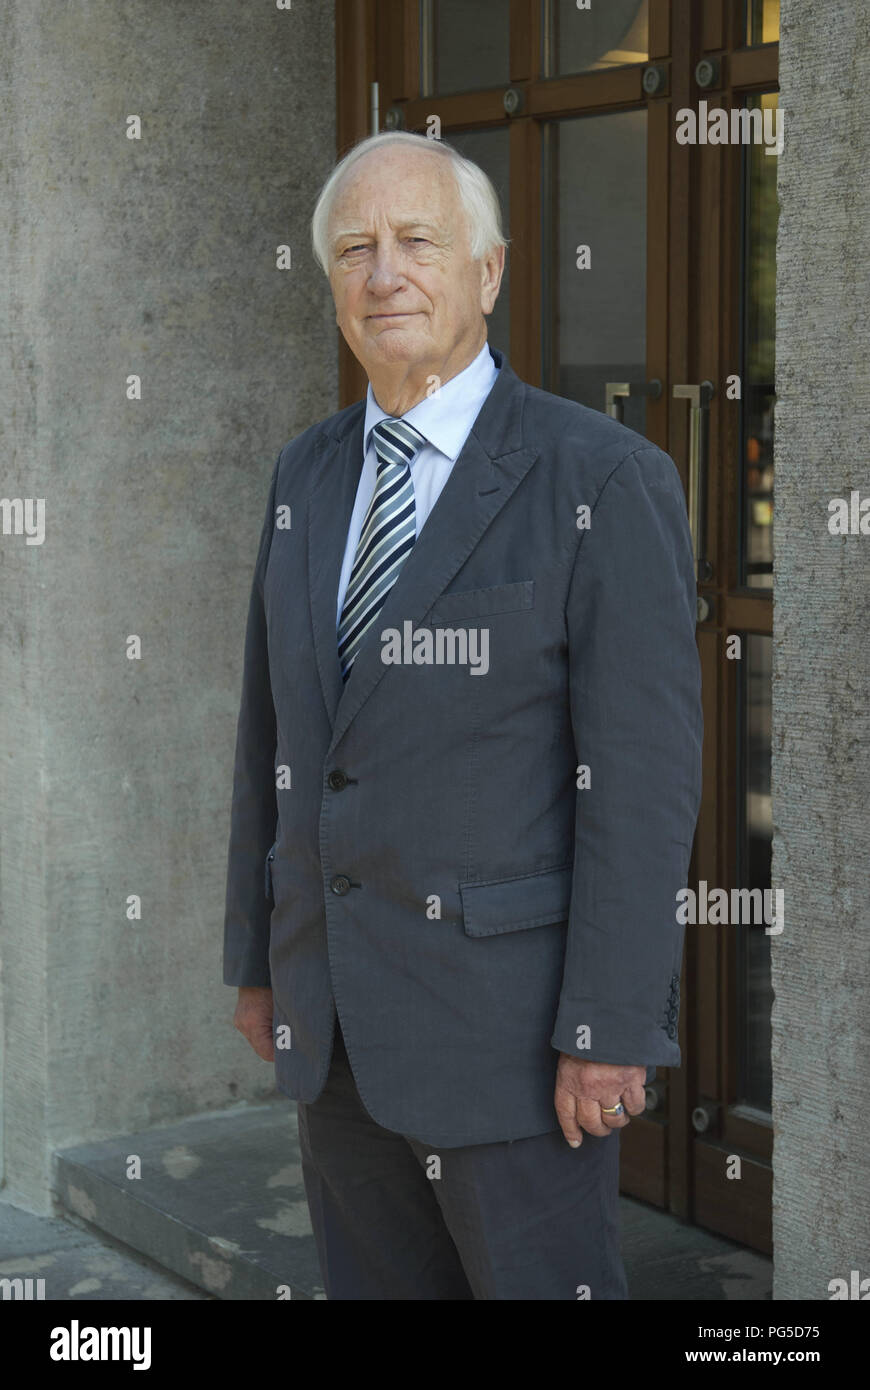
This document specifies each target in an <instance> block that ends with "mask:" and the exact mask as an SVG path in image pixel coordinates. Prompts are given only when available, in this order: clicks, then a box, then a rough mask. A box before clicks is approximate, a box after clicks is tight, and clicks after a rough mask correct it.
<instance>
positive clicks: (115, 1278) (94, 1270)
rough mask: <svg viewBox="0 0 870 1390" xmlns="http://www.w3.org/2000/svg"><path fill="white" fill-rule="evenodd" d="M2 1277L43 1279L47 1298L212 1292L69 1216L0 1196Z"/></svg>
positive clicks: (138, 1297) (204, 1296)
mask: <svg viewBox="0 0 870 1390" xmlns="http://www.w3.org/2000/svg"><path fill="white" fill-rule="evenodd" d="M4 1278H5V1279H16V1278H17V1279H33V1280H34V1281H35V1280H37V1279H45V1281H46V1282H45V1296H46V1299H54V1300H71V1301H76V1302H78V1300H79V1299H82V1300H94V1301H96V1302H103V1301H111V1300H116V1299H129V1300H135V1301H137V1302H138V1301H147V1300H150V1299H158V1300H166V1299H203V1300H210V1299H211V1297H212V1295H211V1294H207V1293H204V1292H203V1291H202V1289H198V1288H195V1287H194V1285H193V1284H188V1283H186V1281H185V1280H183V1279H179V1278H177V1277H176V1276H175V1275H174V1274H167V1273H166V1271H165V1270H161V1269H160V1268H159V1267H158V1266H157V1265H154V1264H152V1263H151V1262H150V1260H145V1259H143V1258H142V1257H141V1256H140V1255H136V1254H135V1253H134V1252H133V1251H132V1250H129V1249H126V1248H125V1247H121V1246H119V1245H117V1244H116V1242H114V1241H110V1240H108V1239H107V1238H106V1237H104V1236H98V1235H96V1234H95V1233H94V1232H92V1231H88V1230H85V1229H84V1228H83V1227H82V1228H79V1227H78V1226H76V1225H73V1223H72V1222H71V1221H67V1220H61V1219H59V1218H51V1217H44V1216H33V1215H31V1213H30V1212H25V1211H21V1210H19V1209H18V1208H17V1207H11V1206H9V1204H8V1203H7V1202H0V1279H4ZM35 1287H36V1286H35V1285H34V1288H35Z"/></svg>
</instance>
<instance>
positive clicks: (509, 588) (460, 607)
mask: <svg viewBox="0 0 870 1390" xmlns="http://www.w3.org/2000/svg"><path fill="white" fill-rule="evenodd" d="M534 606H535V581H534V579H523V580H521V581H520V582H519V583H518V584H494V585H492V587H491V588H489V589H462V590H460V591H458V592H456V593H452V594H442V595H441V597H440V598H439V599H436V600H435V602H434V603H433V605H432V607H431V608H430V610H429V613H428V615H427V623H432V624H435V623H440V622H455V621H456V620H457V619H458V618H489V617H492V616H493V615H494V614H496V613H518V612H520V611H521V610H522V609H524V608H534Z"/></svg>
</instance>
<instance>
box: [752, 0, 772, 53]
mask: <svg viewBox="0 0 870 1390" xmlns="http://www.w3.org/2000/svg"><path fill="white" fill-rule="evenodd" d="M746 42H747V43H748V44H757V43H779V0H746Z"/></svg>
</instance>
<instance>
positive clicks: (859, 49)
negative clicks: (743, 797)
mask: <svg viewBox="0 0 870 1390" xmlns="http://www.w3.org/2000/svg"><path fill="white" fill-rule="evenodd" d="M822 10H823V11H824V13H822ZM868 65H870V30H868V28H867V24H866V14H865V13H864V7H863V6H862V5H860V4H858V3H856V0H830V2H829V3H827V4H825V5H824V6H819V5H808V4H806V0H783V3H782V40H781V44H780V69H779V71H780V110H781V111H782V112H783V113H784V121H785V124H784V149H783V153H782V155H781V156H780V159H779V196H780V206H781V213H780V221H779V242H778V252H777V256H778V263H777V324H776V354H777V373H776V385H777V396H778V401H777V408H776V454H775V476H776V484H775V487H776V496H775V513H774V576H775V577H774V616H773V633H774V676H773V721H774V722H773V774H772V775H773V819H774V827H775V831H774V845H773V882H774V885H775V886H776V887H779V888H783V889H784V890H785V917H786V922H785V930H784V932H783V934H782V935H781V936H779V937H776V936H774V937H772V938H771V943H772V957H773V986H774V990H775V994H776V1002H775V1004H774V1010H773V1118H774V1126H775V1138H774V1155H773V1163H774V1213H773V1227H774V1229H773V1244H774V1262H775V1284H774V1297H775V1298H782V1299H796V1298H812V1299H827V1298H829V1297H830V1296H831V1290H829V1283H830V1281H831V1280H834V1279H845V1280H847V1281H848V1280H849V1279H850V1274H851V1271H852V1270H859V1271H860V1277H861V1278H867V1277H868V1276H870V1264H868V1260H870V1150H868V1139H867V1114H868V1111H870V627H868V624H870V617H868V615H870V535H860V534H859V535H832V534H830V532H829V529H828V522H829V515H830V514H829V503H830V502H831V501H832V499H834V498H842V499H848V500H851V499H850V494H851V493H852V492H853V491H855V490H858V491H859V492H860V498H861V499H864V498H868V499H870V371H868V363H870V314H868V269H867V268H868V265H870V182H868V179H867V154H868V150H870V108H868V105H867V101H866V92H865V88H866V78H865V74H866V72H867V70H868ZM868 524H870V517H868ZM868 1287H870V1286H868Z"/></svg>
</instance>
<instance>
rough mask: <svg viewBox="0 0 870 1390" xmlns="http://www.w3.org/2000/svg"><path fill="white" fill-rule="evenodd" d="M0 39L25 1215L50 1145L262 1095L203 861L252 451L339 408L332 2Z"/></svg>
mask: <svg viewBox="0 0 870 1390" xmlns="http://www.w3.org/2000/svg"><path fill="white" fill-rule="evenodd" d="M0 64H2V95H0V120H2V127H3V130H4V143H5V146H6V150H5V152H4V171H3V181H4V186H3V195H2V198H0V223H2V237H0V240H2V245H3V247H4V253H3V256H2V257H0V333H2V353H0V422H2V425H0V428H2V430H3V440H2V452H3V469H2V474H0V477H2V485H0V497H4V498H7V499H10V503H11V502H12V501H13V500H14V499H21V500H22V501H24V500H25V499H28V498H29V499H44V507H45V511H44V526H45V532H44V539H43V540H42V543H41V544H39V543H28V540H27V536H26V535H25V534H15V523H16V513H17V508H16V507H15V506H14V505H10V506H9V507H8V508H7V509H6V510H5V513H4V515H8V517H9V520H8V523H7V524H6V526H5V528H4V529H5V530H6V531H7V532H11V533H9V534H3V535H0V565H2V569H0V573H2V590H3V599H2V617H0V700H2V708H3V716H2V719H3V738H2V748H0V756H2V786H3V793H2V804H0V893H2V899H0V914H2V915H0V931H2V977H0V980H2V996H0V997H2V1004H0V1009H2V1029H0V1035H2V1037H3V1039H4V1042H5V1046H4V1057H3V1102H4V1109H5V1182H6V1187H5V1190H4V1192H3V1196H5V1197H7V1198H9V1199H11V1200H13V1201H17V1202H20V1203H22V1204H25V1205H30V1206H31V1207H33V1208H34V1209H36V1210H46V1209H47V1207H48V1202H49V1188H50V1154H51V1152H52V1150H53V1149H54V1148H56V1147H59V1146H62V1145H64V1144H69V1143H71V1142H75V1141H76V1140H78V1139H84V1138H91V1139H96V1138H99V1137H101V1136H106V1135H109V1134H117V1133H125V1132H127V1131H131V1130H134V1129H136V1128H137V1127H144V1126H147V1125H150V1124H152V1123H157V1122H159V1121H162V1120H168V1119H170V1118H173V1117H177V1116H179V1115H183V1114H188V1113H191V1112H195V1111H202V1110H206V1109H211V1108H218V1107H222V1106H226V1105H228V1104H231V1103H233V1102H234V1101H235V1100H238V1099H242V1098H246V1097H256V1096H260V1095H263V1094H266V1093H269V1092H271V1090H272V1070H271V1068H270V1067H268V1066H266V1064H264V1063H262V1062H259V1061H258V1060H257V1059H256V1057H255V1056H254V1054H253V1053H252V1052H251V1051H250V1050H248V1049H247V1048H246V1046H245V1044H244V1043H243V1042H242V1040H241V1038H240V1037H239V1035H238V1034H236V1033H235V1032H234V1030H233V1029H232V1027H231V1024H230V1019H231V1014H232V1006H233V994H232V992H231V991H229V990H227V989H226V988H225V987H224V986H223V984H222V983H221V970H220V953H221V944H222V920H223V893H224V872H225V857H226V847H227V835H228V828H229V819H228V813H229V800H230V793H231V770H232V756H233V743H234V737H235V720H236V715H237V710H238V696H239V688H240V680H241V661H242V642H243V632H244V618H245V613H246V608H247V601H248V592H249V586H250V580H251V574H252V572H253V565H254V560H255V555H256V545H257V539H258V536H259V531H260V527H261V524H262V519H263V513H264V508H265V503H266V495H267V490H268V484H269V479H270V476H271V470H272V466H273V464H274V461H275V458H276V457H277V455H278V452H279V450H280V449H281V447H282V446H283V444H284V443H285V442H286V440H288V439H289V438H291V437H292V436H293V435H295V434H297V433H298V432H299V431H301V430H302V429H304V428H305V427H306V426H307V425H309V424H310V423H311V422H312V421H315V420H318V419H321V418H323V416H325V415H327V414H329V413H331V412H332V411H333V410H335V409H336V400H337V396H336V391H337V368H336V362H337V355H336V341H337V339H336V334H337V330H336V328H335V321H334V316H333V314H332V310H331V300H330V296H329V291H328V286H327V284H326V281H325V280H324V278H323V276H322V274H321V272H320V271H319V269H317V267H316V265H315V263H314V261H313V258H312V256H311V254H310V251H309V233H308V218H309V215H310V211H311V207H312V204H313V201H314V197H315V195H316V191H317V189H318V187H319V184H320V182H321V180H322V179H323V178H324V177H325V175H326V173H327V172H328V170H329V168H330V166H331V164H332V162H333V154H334V145H335V128H334V109H335V91H334V83H335V72H334V36H333V7H332V6H331V5H326V4H317V5H304V4H299V5H295V4H294V5H293V6H292V7H291V8H287V9H279V8H278V6H277V5H276V4H275V3H271V4H270V3H269V0H264V3H260V4H257V5H240V4H238V2H237V0H209V3H207V4H206V3H202V0H197V2H195V3H187V4H178V3H175V0H149V3H148V4H147V5H145V4H141V3H136V2H135V0H66V3H64V4H63V5H57V4H53V3H50V0H7V3H6V4H5V5H4V6H3V7H2V10H0ZM132 116H137V117H139V118H140V120H141V138H140V139H129V138H128V123H129V119H130V117H132ZM282 244H283V245H288V246H289V247H290V248H291V255H292V269H289V270H279V269H277V268H276V259H277V251H278V247H279V246H281V245H282ZM132 376H136V377H138V378H139V379H140V382H141V399H129V398H128V379H129V378H130V377H132ZM36 516H38V512H36V513H35V514H34V519H36ZM132 635H136V636H137V637H138V638H140V639H141V659H138V660H130V659H128V643H129V641H130V638H131V636H132ZM134 894H135V895H139V896H140V897H141V904H142V909H141V910H142V916H141V920H139V921H131V920H128V916H127V900H128V896H129V895H134Z"/></svg>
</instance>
